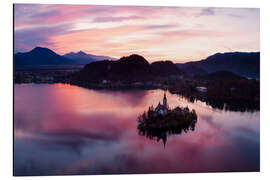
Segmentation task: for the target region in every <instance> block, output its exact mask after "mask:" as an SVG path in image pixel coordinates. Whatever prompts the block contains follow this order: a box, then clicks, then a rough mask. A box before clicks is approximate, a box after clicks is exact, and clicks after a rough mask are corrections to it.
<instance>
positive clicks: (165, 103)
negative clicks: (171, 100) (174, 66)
mask: <svg viewBox="0 0 270 180" xmlns="http://www.w3.org/2000/svg"><path fill="white" fill-rule="evenodd" d="M163 105H164V106H165V107H167V97H166V92H164V98H163Z"/></svg>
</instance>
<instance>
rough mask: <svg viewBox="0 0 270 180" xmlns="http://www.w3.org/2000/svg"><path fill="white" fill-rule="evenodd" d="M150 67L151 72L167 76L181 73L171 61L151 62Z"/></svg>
mask: <svg viewBox="0 0 270 180" xmlns="http://www.w3.org/2000/svg"><path fill="white" fill-rule="evenodd" d="M150 67H151V70H152V72H153V73H154V74H156V75H162V76H168V75H180V74H183V72H182V71H180V69H179V68H178V67H177V66H176V65H175V64H174V63H173V62H172V61H156V62H153V63H152V64H151V65H150Z"/></svg>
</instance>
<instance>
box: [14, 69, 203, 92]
mask: <svg viewBox="0 0 270 180" xmlns="http://www.w3.org/2000/svg"><path fill="white" fill-rule="evenodd" d="M78 71H79V70H78V69H67V70H41V69H37V70H21V71H15V72H14V83H15V84H27V83H35V84H53V83H66V84H74V85H81V86H83V87H85V86H87V87H88V88H92V89H123V88H141V89H168V88H169V86H168V83H170V84H172V83H173V82H176V81H177V82H181V83H183V84H189V85H195V84H196V81H195V80H194V79H193V78H190V77H185V76H183V75H178V76H177V75H174V76H168V77H165V78H164V77H163V78H160V77H159V78H156V79H155V80H153V81H135V82H127V81H125V82H123V81H114V82H113V81H110V80H106V79H103V80H100V81H99V82H96V83H92V84H87V85H85V84H81V83H77V82H74V81H73V80H72V78H71V77H72V74H74V73H76V72H78ZM195 89H196V90H197V91H198V92H200V93H206V91H207V88H206V87H204V86H197V87H195ZM172 93H178V91H177V90H175V89H174V90H172Z"/></svg>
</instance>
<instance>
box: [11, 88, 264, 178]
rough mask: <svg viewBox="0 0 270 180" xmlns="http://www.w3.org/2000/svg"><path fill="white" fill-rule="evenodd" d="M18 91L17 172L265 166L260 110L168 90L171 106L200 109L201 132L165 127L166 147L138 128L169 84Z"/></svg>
mask: <svg viewBox="0 0 270 180" xmlns="http://www.w3.org/2000/svg"><path fill="white" fill-rule="evenodd" d="M14 90H15V92H14V93H15V96H14V128H15V129H14V174H15V175H63V174H66V175H68V174H121V173H124V174H126V173H133V174H134V173H179V172H217V171H218V172H224V171H259V169H260V166H259V165H260V130H259V124H260V123H259V112H254V113H250V112H231V111H223V110H217V109H213V108H211V106H208V105H207V104H206V103H203V102H200V101H196V102H195V103H190V102H188V101H187V100H186V99H183V98H179V96H177V95H173V94H170V93H168V94H167V99H168V102H169V103H170V107H172V108H173V107H176V106H179V105H180V106H182V107H186V106H188V107H189V108H190V109H195V111H196V113H197V115H198V121H197V123H196V130H195V131H192V132H190V133H181V135H172V136H169V135H168V134H167V136H169V137H168V138H167V139H166V144H167V145H166V148H165V149H164V148H163V147H162V146H161V145H160V144H159V143H156V142H155V141H153V140H151V139H148V138H145V137H144V136H139V135H138V131H137V125H138V124H137V117H138V114H140V113H142V112H143V111H144V110H145V109H147V108H148V107H149V106H150V105H157V100H159V99H160V98H162V97H163V91H160V90H147V91H145V90H143V91H140V90H138V91H130V92H129V91H124V92H119V91H95V90H88V89H84V88H80V87H77V86H71V85H63V84H53V85H35V84H27V85H15V89H14ZM182 132H183V131H182ZM156 138H157V137H156ZM160 138H161V140H162V135H161V136H160Z"/></svg>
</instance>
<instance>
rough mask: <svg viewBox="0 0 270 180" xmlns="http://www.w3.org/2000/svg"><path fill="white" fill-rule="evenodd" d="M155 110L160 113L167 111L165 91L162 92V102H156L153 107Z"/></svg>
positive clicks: (163, 113)
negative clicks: (155, 105)
mask: <svg viewBox="0 0 270 180" xmlns="http://www.w3.org/2000/svg"><path fill="white" fill-rule="evenodd" d="M155 112H156V113H158V114H161V115H166V114H167V112H168V104H167V97H166V92H164V97H163V104H160V102H159V103H158V105H157V107H156V108H155Z"/></svg>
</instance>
